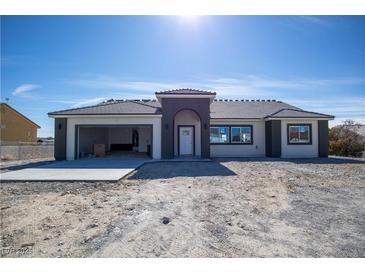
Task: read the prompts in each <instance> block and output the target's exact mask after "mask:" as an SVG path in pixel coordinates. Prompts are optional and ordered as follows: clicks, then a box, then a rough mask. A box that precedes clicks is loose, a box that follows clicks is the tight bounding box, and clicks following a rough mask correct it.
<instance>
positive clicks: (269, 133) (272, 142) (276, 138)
mask: <svg viewBox="0 0 365 274" xmlns="http://www.w3.org/2000/svg"><path fill="white" fill-rule="evenodd" d="M265 139H266V140H265V142H266V156H267V157H281V121H280V120H270V121H266V122H265Z"/></svg>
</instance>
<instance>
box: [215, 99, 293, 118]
mask: <svg viewBox="0 0 365 274" xmlns="http://www.w3.org/2000/svg"><path fill="white" fill-rule="evenodd" d="M283 108H293V109H298V108H296V107H294V106H291V105H288V104H286V103H283V102H280V101H275V100H265V101H264V100H217V101H214V102H213V103H212V104H211V105H210V117H211V118H212V119H219V118H222V119H223V118H230V119H238V118H246V119H262V118H264V117H266V116H268V115H270V114H272V113H274V112H276V111H279V110H280V109H283Z"/></svg>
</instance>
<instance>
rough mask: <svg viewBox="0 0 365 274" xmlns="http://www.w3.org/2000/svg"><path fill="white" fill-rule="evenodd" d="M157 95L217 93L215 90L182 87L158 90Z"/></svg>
mask: <svg viewBox="0 0 365 274" xmlns="http://www.w3.org/2000/svg"><path fill="white" fill-rule="evenodd" d="M155 94H156V95H159V94H178V95H216V93H215V92H213V91H207V90H198V89H192V88H180V89H171V90H164V91H157V92H156V93H155Z"/></svg>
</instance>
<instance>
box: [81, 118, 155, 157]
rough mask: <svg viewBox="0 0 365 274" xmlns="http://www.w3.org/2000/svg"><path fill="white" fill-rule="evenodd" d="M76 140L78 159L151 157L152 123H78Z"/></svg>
mask: <svg viewBox="0 0 365 274" xmlns="http://www.w3.org/2000/svg"><path fill="white" fill-rule="evenodd" d="M76 141H77V142H76V144H77V145H76V151H75V154H76V158H78V159H79V158H86V157H120V158H150V157H152V125H109V126H105V125H92V126H91V125H82V126H80V125H79V126H77V130H76Z"/></svg>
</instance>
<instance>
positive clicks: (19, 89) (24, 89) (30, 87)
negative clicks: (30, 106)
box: [12, 84, 40, 96]
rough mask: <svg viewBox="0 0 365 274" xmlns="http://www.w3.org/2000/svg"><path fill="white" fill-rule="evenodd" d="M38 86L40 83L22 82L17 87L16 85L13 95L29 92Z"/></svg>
mask: <svg viewBox="0 0 365 274" xmlns="http://www.w3.org/2000/svg"><path fill="white" fill-rule="evenodd" d="M37 88H40V85H33V84H23V85H21V86H19V87H17V88H16V89H15V90H14V91H13V93H12V94H13V95H14V96H17V95H21V94H24V93H26V92H29V91H31V90H34V89H37Z"/></svg>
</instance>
